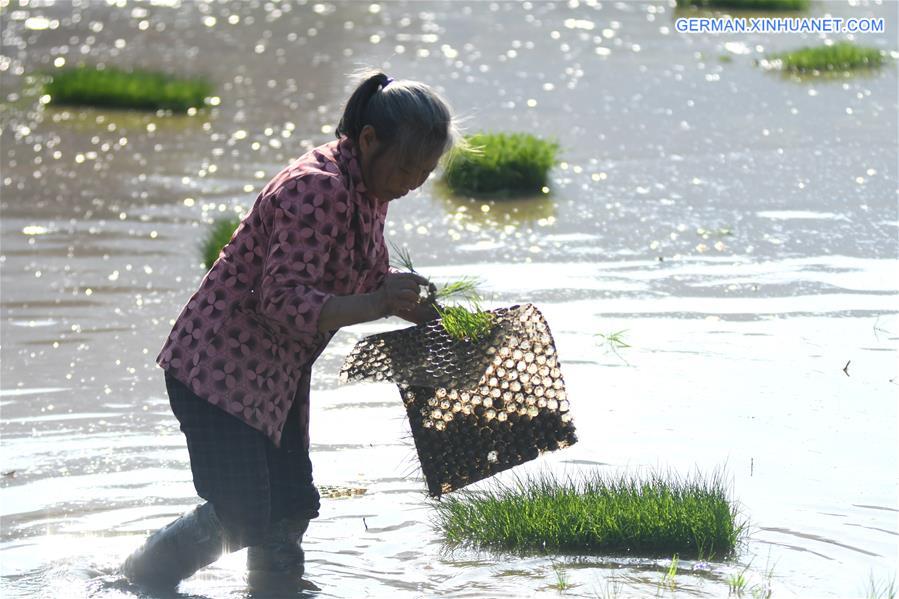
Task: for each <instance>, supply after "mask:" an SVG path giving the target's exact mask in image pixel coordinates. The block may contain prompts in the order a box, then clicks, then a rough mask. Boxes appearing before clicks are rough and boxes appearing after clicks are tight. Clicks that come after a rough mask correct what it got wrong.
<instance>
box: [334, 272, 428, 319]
mask: <svg viewBox="0 0 899 599" xmlns="http://www.w3.org/2000/svg"><path fill="white" fill-rule="evenodd" d="M421 285H428V280H427V279H426V278H424V277H422V276H420V275H417V274H414V273H402V274H399V273H388V274H387V275H386V277H385V278H384V284H383V285H381V287H380V288H379V289H378V290H377V291H374V292H372V293H360V294H358V295H332V296H331V297H329V298H328V299H327V300H326V301H325V303H324V305H322V309H321V312H319V316H318V330H319V332H322V333H324V332H325V331H333V330H335V329H339V328H340V327H345V326H350V325H354V324H359V323H360V322H369V321H372V320H377V319H379V318H384V317H385V316H394V315H396V316H403V315H404V314H413V313H417V311H418V306H419V301H420V295H419V286H421ZM413 322H414V321H413Z"/></svg>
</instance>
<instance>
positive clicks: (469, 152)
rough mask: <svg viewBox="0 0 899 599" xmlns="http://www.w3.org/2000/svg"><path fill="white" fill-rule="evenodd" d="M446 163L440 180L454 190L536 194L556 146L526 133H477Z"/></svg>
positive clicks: (467, 139) (553, 161) (551, 165)
mask: <svg viewBox="0 0 899 599" xmlns="http://www.w3.org/2000/svg"><path fill="white" fill-rule="evenodd" d="M466 146H467V148H466V149H464V150H460V151H458V152H455V153H454V154H453V155H452V157H451V158H450V160H449V162H448V163H447V167H446V170H445V171H444V180H445V181H446V183H447V185H448V186H449V187H450V189H452V190H453V191H454V192H456V193H468V194H475V195H516V194H529V193H540V191H541V190H542V189H543V188H544V187H545V186H546V184H547V181H548V177H549V171H550V169H551V168H552V167H553V165H554V164H555V162H556V154H557V153H558V151H559V145H558V144H557V143H555V142H552V141H546V140H542V139H539V138H537V137H534V136H533V135H529V134H527V133H511V134H507V133H478V134H475V135H471V136H468V137H467V138H466Z"/></svg>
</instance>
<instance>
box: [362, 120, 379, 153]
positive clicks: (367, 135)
mask: <svg viewBox="0 0 899 599" xmlns="http://www.w3.org/2000/svg"><path fill="white" fill-rule="evenodd" d="M377 146H378V135H377V134H376V133H375V128H374V127H372V126H371V125H366V126H364V127H362V131H360V132H359V150H360V151H361V152H362V155H363V156H366V155H369V156H370V155H373V154H374V151H375V149H376V148H377Z"/></svg>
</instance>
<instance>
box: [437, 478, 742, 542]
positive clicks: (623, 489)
mask: <svg viewBox="0 0 899 599" xmlns="http://www.w3.org/2000/svg"><path fill="white" fill-rule="evenodd" d="M436 510H437V518H436V519H437V525H438V526H439V527H440V528H441V529H442V530H443V532H444V535H445V537H446V541H447V543H449V544H450V545H466V546H473V547H477V548H488V549H498V550H504V551H511V552H515V553H531V552H538V553H544V552H561V553H577V554H597V553H605V554H609V553H617V554H628V555H640V556H647V557H650V556H662V555H672V554H674V553H677V554H678V555H679V557H680V558H682V559H690V558H702V559H714V558H722V557H727V556H729V555H732V554H733V552H734V550H735V548H736V546H737V543H738V541H739V539H740V537H741V536H742V534H743V530H744V527H745V524H744V523H742V522H738V521H737V518H738V514H737V510H736V507H735V505H734V504H733V503H732V502H731V500H730V499H729V497H728V493H727V489H726V488H725V486H724V482H723V480H722V478H721V476H720V475H717V474H716V475H714V476H712V477H711V478H703V477H700V476H699V475H697V476H694V477H693V478H691V479H680V478H673V479H671V478H669V479H663V478H662V477H660V476H659V475H651V476H649V477H647V478H637V477H634V476H630V475H623V476H619V477H615V478H611V477H603V476H599V475H594V476H592V477H591V478H588V479H586V480H584V481H581V482H574V481H572V480H570V479H569V480H567V481H564V482H562V481H559V480H558V479H556V478H554V477H552V476H549V475H544V476H542V477H539V478H535V479H528V480H526V481H518V482H517V483H516V484H515V485H514V486H506V485H502V484H500V483H494V486H493V487H490V488H488V489H487V490H481V491H471V490H462V491H459V492H457V493H456V494H454V495H451V496H446V497H444V498H443V499H442V501H441V502H440V503H438V504H436Z"/></svg>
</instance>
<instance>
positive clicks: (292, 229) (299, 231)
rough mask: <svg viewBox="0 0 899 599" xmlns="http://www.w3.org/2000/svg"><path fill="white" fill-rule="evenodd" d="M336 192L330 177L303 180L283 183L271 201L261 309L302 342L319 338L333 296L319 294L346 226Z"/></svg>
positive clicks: (333, 180) (321, 292)
mask: <svg viewBox="0 0 899 599" xmlns="http://www.w3.org/2000/svg"><path fill="white" fill-rule="evenodd" d="M340 187H341V186H340V185H339V183H338V182H336V180H335V177H332V176H330V175H327V174H320V175H319V174H316V175H305V176H303V177H300V178H298V179H294V180H290V181H287V182H286V183H284V184H283V185H282V186H281V188H280V189H279V190H278V191H276V192H275V193H274V194H273V195H272V196H271V200H270V201H271V206H270V213H271V223H270V234H269V247H268V252H267V254H266V258H265V265H264V267H263V275H262V284H261V286H260V290H259V292H260V297H259V300H260V304H259V305H260V310H261V312H262V314H263V315H264V316H265V317H266V318H268V319H271V320H273V321H275V322H277V323H279V324H282V325H285V326H286V327H288V329H290V330H291V331H292V332H293V333H295V334H296V337H297V339H298V340H299V341H301V342H303V343H313V342H315V341H316V340H317V339H318V337H319V336H320V335H321V333H319V331H318V318H319V314H320V313H321V309H322V306H323V305H324V303H325V302H326V301H327V300H328V299H329V298H330V297H331V296H332V295H333V294H332V293H329V292H326V291H322V286H323V285H322V283H323V281H324V279H325V275H326V272H325V271H326V268H327V267H328V265H329V256H330V254H331V252H332V250H333V248H334V246H335V241H336V239H337V236H338V234H339V232H340V231H341V229H342V225H341V223H342V222H343V221H345V213H346V203H345V202H341V201H339V198H338V197H335V192H336V191H338V190H339V189H340ZM342 195H343V194H342ZM332 266H333V265H332ZM349 266H350V265H346V267H347V268H349ZM326 287H327V286H326Z"/></svg>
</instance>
